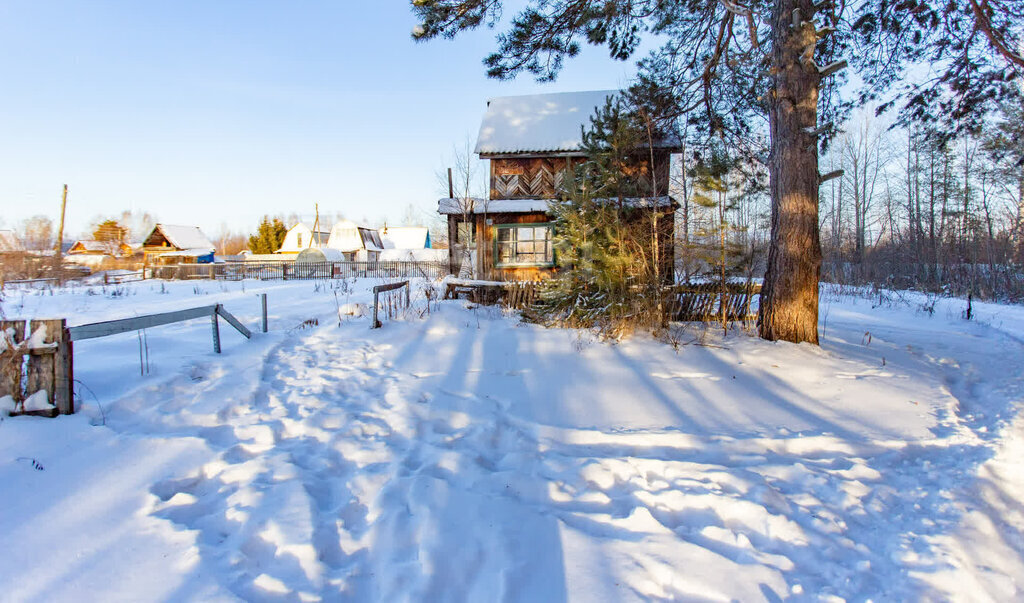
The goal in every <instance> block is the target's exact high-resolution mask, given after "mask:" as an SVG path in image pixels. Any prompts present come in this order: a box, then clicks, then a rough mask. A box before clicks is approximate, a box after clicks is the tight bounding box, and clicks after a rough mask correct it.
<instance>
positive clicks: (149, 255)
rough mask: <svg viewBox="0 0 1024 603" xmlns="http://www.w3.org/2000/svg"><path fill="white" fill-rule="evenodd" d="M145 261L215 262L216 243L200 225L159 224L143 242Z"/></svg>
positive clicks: (165, 262)
mask: <svg viewBox="0 0 1024 603" xmlns="http://www.w3.org/2000/svg"><path fill="white" fill-rule="evenodd" d="M142 252H143V254H144V255H145V263H146V264H147V265H149V264H206V263H210V262H213V252H214V245H213V243H211V242H210V240H209V239H208V238H206V235H205V234H203V231H202V230H200V229H199V227H198V226H179V225H176V224H157V225H156V226H154V227H153V230H152V232H150V233H149V235H148V236H147V237H146V238H145V240H143V242H142Z"/></svg>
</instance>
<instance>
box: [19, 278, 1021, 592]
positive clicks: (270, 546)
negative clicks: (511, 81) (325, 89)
mask: <svg viewBox="0 0 1024 603" xmlns="http://www.w3.org/2000/svg"><path fill="white" fill-rule="evenodd" d="M374 284H377V283H376V282H371V281H368V280H367V281H359V282H351V281H350V282H348V283H346V285H345V286H344V287H342V288H341V289H339V287H341V282H340V281H335V282H327V283H323V284H315V283H313V282H298V283H272V284H267V283H257V282H252V281H247V282H244V283H224V284H222V283H209V282H199V283H182V282H175V283H163V284H162V283H159V282H155V283H154V282H142V283H133V284H129V285H123V286H116V287H109V286H108V287H106V288H103V287H98V286H97V287H92V288H75V289H71V290H66V291H60V292H53V293H51V292H49V291H45V290H44V291H19V290H14V291H12V290H11V289H8V290H7V291H5V292H4V296H5V298H4V300H3V302H2V306H0V307H2V310H3V313H4V314H6V315H7V316H8V317H22V318H27V317H32V316H44V315H45V316H48V317H57V316H67V317H68V318H69V320H70V322H71V323H72V324H82V323H87V322H93V321H96V320H105V319H110V318H119V317H123V316H130V315H134V314H142V313H149V312H158V311H167V310H171V309H177V308H187V307H191V306H198V305H206V304H210V303H215V302H220V303H223V304H224V305H225V307H226V308H227V309H228V311H230V312H232V313H234V314H235V315H236V316H238V317H239V318H241V319H242V320H243V321H244V322H246V323H248V324H249V325H250V326H252V327H256V325H257V324H258V318H257V317H258V312H259V301H258V297H257V295H256V294H257V293H261V292H267V293H268V294H269V300H270V304H269V305H270V314H271V316H270V323H271V332H270V333H268V334H266V335H263V334H256V335H255V336H254V338H253V340H251V341H247V340H245V339H243V338H242V337H241V336H239V335H238V334H237V333H235V332H234V331H232V330H231V329H230V328H228V327H226V326H225V325H222V328H221V338H222V341H223V347H224V352H223V354H221V355H216V354H213V353H212V351H211V344H210V334H209V330H210V327H209V322H208V320H196V321H192V322H189V323H181V324H176V325H170V326H165V327H159V328H154V329H150V330H149V331H148V332H147V333H146V338H145V341H144V344H146V346H148V349H149V355H150V358H149V372H148V374H146V375H141V374H140V361H139V348H140V343H139V336H138V335H136V334H124V335H119V336H115V337H109V338H105V339H97V340H89V341H83V342H80V343H78V344H76V347H75V375H76V378H78V379H79V380H80V381H81V385H80V386H79V387H78V388H77V389H78V390H79V391H80V392H81V393H82V397H83V401H84V404H83V405H82V408H81V412H80V413H78V414H76V415H73V416H70V417H61V418H59V419H53V420H51V419H41V418H31V417H19V418H14V419H11V418H7V419H6V420H3V421H2V422H0V485H2V486H0V509H2V510H3V511H2V512H0V542H3V543H4V548H5V550H6V551H8V559H7V562H6V563H4V564H0V599H2V600H15V601H21V600H47V601H51V600H56V601H63V600H81V599H82V598H83V597H85V598H87V599H94V600H131V601H140V600H199V599H201V600H236V599H239V598H241V599H245V600H269V601H276V600H282V601H283V600H301V601H315V600H327V601H331V600H360V601H362V600H380V601H401V600H415V601H445V600H455V601H459V600H471V601H492V600H513V601H560V600H567V599H568V600H574V601H606V600H607V601H619V600H638V599H643V600H650V599H682V600H731V599H738V600H744V601H748V600H749V601H756V600H767V601H776V600H779V599H786V598H791V597H792V598H797V599H837V598H842V599H852V600H865V599H874V600H899V599H921V598H925V599H958V600H982V601H984V600H993V601H1005V600H1009V599H1020V598H1022V597H1024V502H1022V501H1024V418H1022V419H1018V418H1017V412H1018V410H1019V408H1020V406H1021V402H1022V401H1024V382H1022V377H1021V366H1022V361H1021V358H1022V355H1021V352H1022V347H1024V308H1020V307H1010V306H999V305H994V304H976V305H975V311H976V312H977V315H978V318H977V320H974V321H971V322H967V321H964V320H963V319H962V318H961V312H962V311H963V309H964V306H965V303H964V302H963V301H961V300H938V301H937V302H936V303H935V304H934V309H933V311H931V312H929V311H927V306H929V305H930V303H931V302H932V301H934V300H930V299H928V298H926V297H924V296H921V295H912V294H883V295H882V296H881V297H878V296H875V297H872V299H866V298H863V297H857V296H851V295H846V294H840V293H837V292H828V293H826V295H825V296H824V298H823V303H822V331H823V334H824V337H823V342H822V346H821V348H816V347H813V346H809V345H792V344H773V343H768V342H764V341H760V340H757V339H755V338H751V337H749V336H748V335H744V334H742V333H734V334H730V335H729V336H725V337H723V336H721V335H719V334H717V333H715V332H713V331H712V332H708V333H704V334H701V333H699V332H697V331H695V330H692V329H691V330H689V331H686V332H684V333H682V334H681V335H680V337H679V342H678V343H679V345H678V346H676V347H673V346H672V345H668V344H665V343H659V342H655V341H653V340H650V339H649V338H646V337H636V338H634V339H632V340H630V341H627V342H625V343H621V344H617V345H612V344H608V343H604V342H600V341H597V340H595V339H594V337H593V336H591V335H589V334H587V333H583V332H576V331H564V330H545V329H541V328H539V327H536V326H532V325H526V324H523V323H521V322H519V321H518V319H517V318H516V317H515V316H514V315H503V314H502V313H501V312H500V311H497V310H496V309H493V308H467V307H466V306H467V304H466V303H465V302H442V303H440V304H438V305H437V306H436V307H433V308H432V311H431V312H430V314H429V315H428V314H424V310H425V307H426V306H425V302H424V301H423V300H422V299H417V300H414V303H413V306H414V308H413V310H414V311H413V312H411V313H409V314H408V315H407V316H406V317H405V318H404V319H403V320H399V321H390V322H386V324H385V326H384V328H382V329H380V330H375V331H371V330H370V329H369V318H367V317H359V316H345V317H343V319H342V320H341V324H339V318H338V313H337V309H338V307H339V306H345V305H346V304H348V307H350V308H351V307H352V306H353V305H355V304H358V303H367V302H368V301H369V299H370V294H369V291H368V290H369V287H371V286H372V285H374ZM422 286H423V284H422V283H417V285H416V290H417V293H418V292H419V291H420V290H421V289H422ZM417 297H418V296H417ZM421 314H422V315H421ZM313 318H315V319H316V320H317V322H318V325H311V324H309V323H310V322H311V321H309V319H313ZM303 323H305V325H304V324H303ZM146 346H144V347H146ZM1022 417H1024V415H1022Z"/></svg>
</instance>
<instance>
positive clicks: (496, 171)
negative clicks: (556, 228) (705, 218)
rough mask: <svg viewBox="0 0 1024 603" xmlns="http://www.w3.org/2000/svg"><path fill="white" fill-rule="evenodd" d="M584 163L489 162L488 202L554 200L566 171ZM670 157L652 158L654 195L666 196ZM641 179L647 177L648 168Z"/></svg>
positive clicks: (544, 159)
mask: <svg viewBox="0 0 1024 603" xmlns="http://www.w3.org/2000/svg"><path fill="white" fill-rule="evenodd" d="M581 161H584V158H583V157H571V158H569V157H528V158H492V159H491V199H555V198H557V197H558V191H560V190H561V189H562V183H563V179H564V178H565V177H566V174H567V172H566V169H567V168H569V169H571V168H572V166H573V165H578V164H579V163H580V162H581ZM669 163H670V160H669V153H668V152H667V151H663V150H659V151H656V152H655V155H654V165H655V177H656V180H657V185H658V191H657V195H658V196H661V195H667V194H668V179H669ZM640 175H641V176H642V177H644V178H646V177H648V169H647V164H646V163H645V164H644V165H643V169H641V170H640Z"/></svg>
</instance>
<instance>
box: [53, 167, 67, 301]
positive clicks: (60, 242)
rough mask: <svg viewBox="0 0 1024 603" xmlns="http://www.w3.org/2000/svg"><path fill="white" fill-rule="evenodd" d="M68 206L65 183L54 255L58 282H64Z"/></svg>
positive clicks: (60, 283)
mask: <svg viewBox="0 0 1024 603" xmlns="http://www.w3.org/2000/svg"><path fill="white" fill-rule="evenodd" d="M67 206H68V185H66V184H65V185H64V195H63V196H62V197H61V200H60V228H59V229H58V230H57V249H56V250H55V251H56V253H55V254H54V255H53V257H54V270H55V271H56V272H57V284H59V285H63V284H64V258H63V255H64V210H65V209H66V208H67Z"/></svg>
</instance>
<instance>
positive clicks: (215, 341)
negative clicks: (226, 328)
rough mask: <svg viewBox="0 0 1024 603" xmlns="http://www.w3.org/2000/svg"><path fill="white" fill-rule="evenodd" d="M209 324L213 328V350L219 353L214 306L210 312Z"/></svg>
mask: <svg viewBox="0 0 1024 603" xmlns="http://www.w3.org/2000/svg"><path fill="white" fill-rule="evenodd" d="M218 305H219V304H218ZM210 326H211V327H212V329H213V351H214V352H215V353H217V354H220V325H218V324H217V310H216V308H214V310H213V312H211V313H210Z"/></svg>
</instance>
